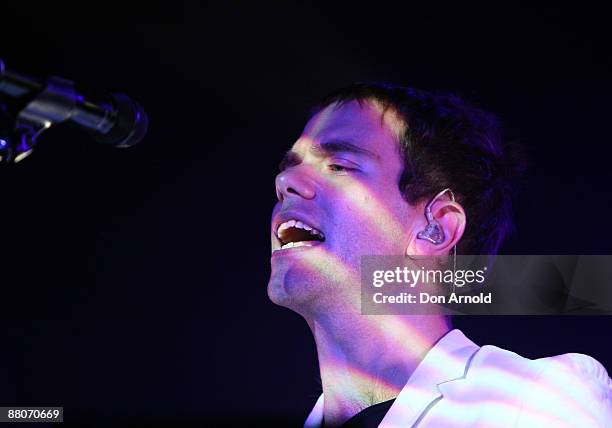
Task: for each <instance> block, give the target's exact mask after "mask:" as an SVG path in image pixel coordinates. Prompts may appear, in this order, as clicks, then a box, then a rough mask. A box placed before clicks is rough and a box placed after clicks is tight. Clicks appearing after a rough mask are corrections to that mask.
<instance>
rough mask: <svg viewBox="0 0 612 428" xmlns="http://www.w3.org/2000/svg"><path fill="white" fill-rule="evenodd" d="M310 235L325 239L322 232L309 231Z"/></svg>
mask: <svg viewBox="0 0 612 428" xmlns="http://www.w3.org/2000/svg"><path fill="white" fill-rule="evenodd" d="M310 234H311V235H319V236H320V237H321V238H323V239H325V235H323V232H320V231H318V230H317V229H312V230H311V231H310Z"/></svg>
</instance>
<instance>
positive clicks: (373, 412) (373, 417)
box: [342, 398, 395, 428]
mask: <svg viewBox="0 0 612 428" xmlns="http://www.w3.org/2000/svg"><path fill="white" fill-rule="evenodd" d="M394 401H395V398H393V399H391V400H389V401H383V402H382V403H378V404H374V405H373V406H370V407H366V408H365V409H363V410H362V411H361V412H359V413H357V414H356V415H355V416H353V417H352V418H350V419H349V420H348V421H346V422H345V423H343V424H342V428H377V427H378V425H379V424H380V423H381V422H382V420H383V419H384V417H385V415H386V414H387V412H388V411H389V409H390V408H391V406H392V405H393V402H394Z"/></svg>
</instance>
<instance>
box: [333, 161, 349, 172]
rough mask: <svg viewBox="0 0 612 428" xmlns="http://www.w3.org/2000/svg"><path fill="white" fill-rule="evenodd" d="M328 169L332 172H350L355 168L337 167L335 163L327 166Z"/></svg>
mask: <svg viewBox="0 0 612 428" xmlns="http://www.w3.org/2000/svg"><path fill="white" fill-rule="evenodd" d="M329 169H330V170H331V171H333V172H343V171H352V170H353V169H355V168H349V167H346V166H344V165H338V164H337V163H332V164H330V165H329Z"/></svg>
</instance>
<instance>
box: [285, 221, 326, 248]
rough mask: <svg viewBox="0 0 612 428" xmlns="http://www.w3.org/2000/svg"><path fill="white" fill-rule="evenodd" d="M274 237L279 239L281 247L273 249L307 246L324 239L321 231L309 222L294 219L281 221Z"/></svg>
mask: <svg viewBox="0 0 612 428" xmlns="http://www.w3.org/2000/svg"><path fill="white" fill-rule="evenodd" d="M276 237H277V238H278V240H279V241H280V244H281V247H280V248H277V249H275V250H274V251H278V250H285V249H288V248H295V247H309V246H313V245H315V244H317V243H320V242H324V241H325V235H324V234H323V232H321V231H320V230H317V229H315V228H314V227H312V226H310V225H309V224H306V223H304V222H302V221H300V220H294V219H291V220H288V221H286V222H284V223H281V224H280V225H279V226H278V229H277V230H276Z"/></svg>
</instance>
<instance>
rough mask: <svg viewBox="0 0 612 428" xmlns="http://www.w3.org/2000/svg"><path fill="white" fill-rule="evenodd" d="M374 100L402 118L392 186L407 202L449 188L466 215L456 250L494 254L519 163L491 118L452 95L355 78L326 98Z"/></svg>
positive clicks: (507, 219) (506, 222) (504, 230)
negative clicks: (398, 170)
mask: <svg viewBox="0 0 612 428" xmlns="http://www.w3.org/2000/svg"><path fill="white" fill-rule="evenodd" d="M371 100H375V101H377V102H378V103H380V104H381V106H382V107H383V111H387V110H392V111H394V112H395V113H397V114H398V115H399V117H400V118H401V119H402V120H403V121H404V123H405V126H404V130H403V132H402V134H401V135H400V141H399V143H400V150H401V153H402V156H403V159H404V170H403V172H402V175H401V178H400V181H399V188H400V191H401V192H402V194H403V195H404V198H405V199H406V201H407V202H408V203H410V204H412V205H414V204H416V203H419V202H422V201H424V200H429V199H431V198H432V197H433V196H435V195H436V194H437V193H438V192H439V191H441V190H442V189H444V188H447V187H449V188H451V189H452V190H453V193H454V194H455V196H456V198H457V202H459V203H460V204H461V205H462V206H463V209H464V210H465V212H466V216H467V225H466V230H465V232H464V235H463V238H462V239H461V240H460V241H459V243H458V245H457V251H458V252H459V253H461V254H496V253H497V250H498V248H499V245H500V244H501V242H502V240H503V239H504V237H505V236H506V235H507V234H508V233H509V231H510V230H511V228H512V198H511V195H512V194H513V191H514V189H515V186H514V184H513V181H514V180H513V178H515V177H516V176H517V175H518V174H520V172H521V171H522V163H521V162H520V161H518V159H520V158H519V157H518V156H515V151H512V153H511V151H510V150H509V149H508V148H507V147H504V146H502V144H501V139H500V128H499V123H498V120H497V119H496V118H495V117H494V116H493V115H491V114H489V113H487V112H484V111H482V110H480V109H478V108H475V107H473V106H471V105H469V104H467V103H466V102H464V101H463V100H462V99H460V98H459V97H457V96H455V95H447V94H444V95H441V94H433V93H429V92H426V91H422V90H417V89H413V88H406V87H400V86H394V85H390V84H385V83H357V84H353V85H350V86H348V87H345V88H342V89H340V90H338V91H335V92H333V93H332V94H330V95H328V96H327V97H325V98H324V99H323V100H322V101H321V102H320V103H319V105H318V106H317V107H316V108H315V112H318V111H320V110H322V109H324V108H325V107H327V106H329V105H330V104H333V103H338V104H343V103H347V102H350V101H358V102H359V103H360V104H363V102H367V101H371Z"/></svg>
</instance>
